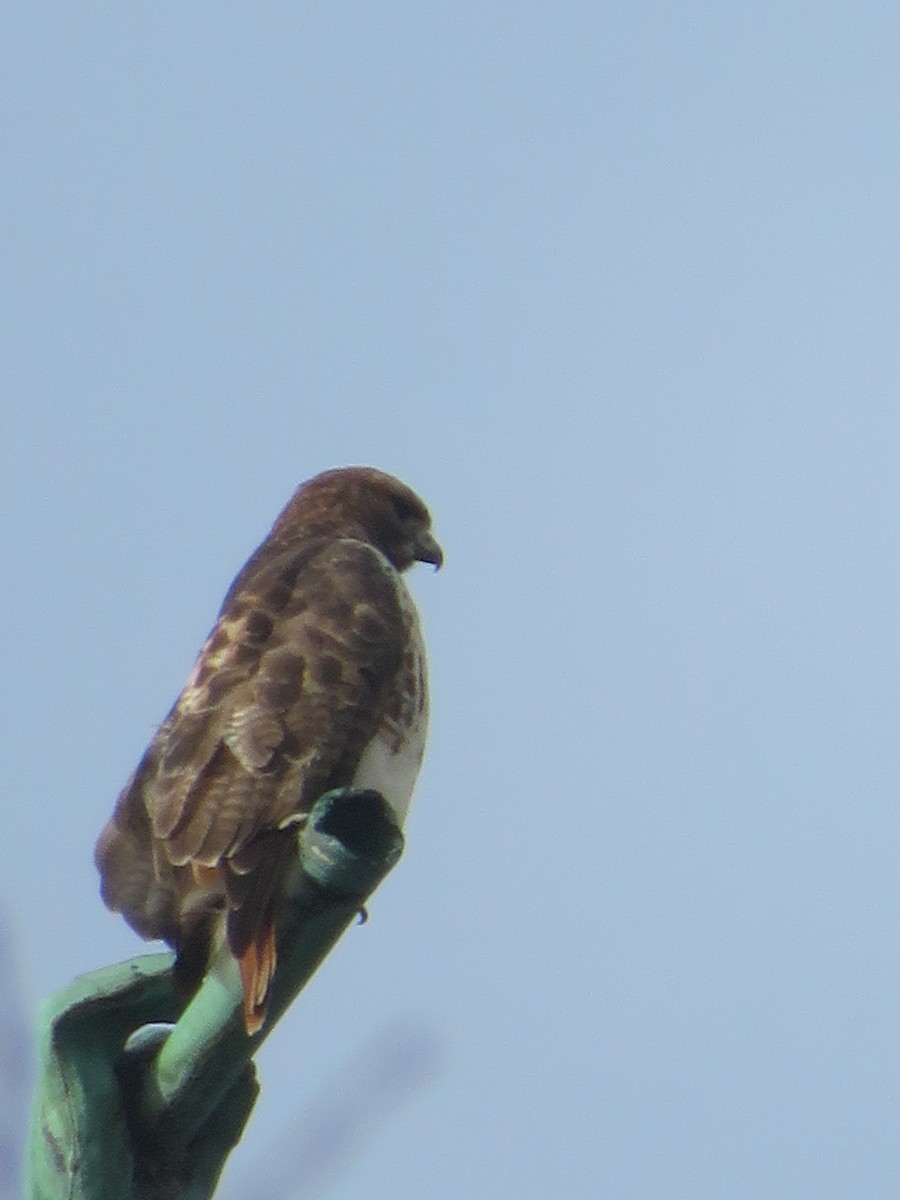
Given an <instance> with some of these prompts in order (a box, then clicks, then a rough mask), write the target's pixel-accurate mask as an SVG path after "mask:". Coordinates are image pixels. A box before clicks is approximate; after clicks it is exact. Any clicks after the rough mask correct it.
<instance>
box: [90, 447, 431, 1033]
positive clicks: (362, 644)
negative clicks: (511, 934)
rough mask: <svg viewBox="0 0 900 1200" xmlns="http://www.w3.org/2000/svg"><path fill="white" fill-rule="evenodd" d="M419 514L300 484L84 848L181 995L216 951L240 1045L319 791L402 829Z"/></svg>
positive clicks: (362, 475)
mask: <svg viewBox="0 0 900 1200" xmlns="http://www.w3.org/2000/svg"><path fill="white" fill-rule="evenodd" d="M430 525H431V520H430V517H429V515H428V510H427V509H426V507H425V505H424V504H423V503H422V501H421V500H420V499H419V497H418V496H417V495H416V494H415V493H414V492H412V491H411V490H410V489H409V488H408V487H406V486H405V485H404V484H402V483H401V482H400V481H399V480H397V479H394V478H392V477H391V476H390V475H385V474H384V473H383V472H381V471H376V470H375V469H374V468H371V467H348V468H345V469H340V470H334V471H326V472H324V473H323V474H321V475H317V476H316V477H315V478H314V479H312V480H310V481H309V482H308V483H304V484H302V485H301V486H300V487H299V488H298V489H297V491H296V492H295V493H294V495H293V496H292V497H291V499H290V500H289V501H288V504H287V505H286V507H285V508H284V510H283V511H282V513H281V514H280V516H279V517H278V519H277V520H276V522H275V524H274V526H273V527H272V531H271V533H270V534H269V536H268V537H267V538H266V539H265V541H264V542H263V543H262V545H261V546H260V547H259V548H258V549H257V550H256V551H255V553H254V554H253V555H251V557H250V559H249V561H248V562H247V564H246V566H245V567H244V568H243V570H242V571H241V572H240V573H239V574H238V576H237V578H236V579H235V581H234V583H233V584H232V585H231V587H230V588H229V590H228V594H227V595H226V597H225V600H224V602H223V604H222V608H221V610H220V612H219V617H218V620H217V621H216V624H215V626H214V627H213V630H212V632H211V633H210V635H209V637H208V638H207V640H206V642H205V644H204V646H203V648H202V649H201V651H200V654H199V656H198V658H197V662H196V664H195V665H194V669H193V671H192V672H191V675H190V678H189V679H188V682H187V684H186V685H185V688H184V691H183V692H182V693H181V695H180V696H179V697H178V699H177V701H176V702H175V705H174V706H173V708H172V710H171V712H170V713H169V715H168V716H167V717H166V719H165V721H163V723H162V725H161V726H160V727H159V729H158V731H157V733H156V735H155V737H154V738H153V740H152V741H151V743H150V745H149V747H148V748H147V750H146V752H145V754H144V757H143V758H142V759H141V761H140V763H139V765H138V767H137V770H136V771H135V772H134V775H133V776H132V777H131V779H130V780H129V781H128V783H127V784H126V785H125V788H124V790H123V791H122V793H121V795H120V796H119V799H118V802H117V804H116V807H115V811H114V813H113V815H112V818H111V819H110V821H109V823H108V824H107V825H106V827H105V828H104V830H103V832H102V833H101V835H100V839H99V841H98V843H97V850H96V862H97V867H98V869H99V871H100V875H101V879H102V885H101V893H102V896H103V899H104V900H105V902H106V904H107V905H108V906H109V908H111V909H113V910H114V911H116V912H121V913H122V914H123V916H124V917H125V919H126V920H127V921H128V923H129V924H130V925H131V926H132V928H133V929H135V930H136V931H137V932H138V933H140V934H141V935H142V936H143V937H145V938H163V939H165V940H166V941H167V942H169V944H170V945H172V946H173V947H174V948H175V950H176V952H177V966H176V971H177V972H178V973H180V976H181V978H182V980H183V981H186V982H187V985H188V987H189V988H191V987H196V985H197V984H198V983H199V981H200V979H201V978H202V976H203V973H204V971H205V970H206V967H207V965H208V961H209V958H210V955H211V953H212V951H213V949H214V947H215V945H216V943H217V938H218V939H221V927H222V923H223V918H224V925H225V935H226V937H227V944H228V948H229V949H230V951H231V953H232V954H233V956H234V957H235V958H236V959H237V961H238V963H239V966H240V973H241V981H242V985H243V993H244V1023H245V1026H246V1028H247V1032H248V1033H254V1032H256V1031H257V1030H258V1029H259V1028H260V1026H261V1025H262V1023H263V1021H264V1020H265V1013H266V1000H267V995H268V991H269V985H270V983H271V980H272V977H273V974H274V971H275V925H276V922H277V920H278V912H279V901H280V899H281V897H282V895H283V894H284V891H285V889H286V887H287V886H288V880H289V877H290V875H291V871H292V868H293V867H294V865H295V860H296V854H297V849H296V846H297V840H296V833H297V830H296V826H297V823H298V821H301V820H302V818H303V816H304V814H306V813H308V812H309V810H310V808H311V807H312V805H313V804H314V803H315V801H316V800H317V798H318V797H319V796H320V795H322V793H323V792H326V791H328V790H329V789H330V788H334V787H341V786H345V785H352V786H354V787H360V788H373V789H375V790H377V791H379V792H381V793H382V795H383V796H384V797H385V799H386V800H387V802H388V803H389V804H390V805H391V807H392V808H393V810H394V812H395V813H396V816H397V819H398V821H399V822H401V823H402V821H403V818H404V816H405V815H406V810H407V808H408V807H409V801H410V797H411V794H412V789H413V785H414V783H415V779H416V775H417V773H418V770H419V766H420V764H421V761H422V754H423V751H424V746H425V732H426V725H427V720H428V696H427V688H426V679H425V653H424V647H423V645H422V639H421V634H420V631H419V622H418V617H417V614H416V609H415V606H414V604H413V601H412V597H411V596H410V594H409V591H408V590H407V587H406V584H405V583H404V581H403V579H402V577H401V572H403V571H405V570H406V569H407V568H408V567H410V566H412V564H413V563H414V562H416V561H419V562H427V563H433V564H434V566H435V567H439V566H440V565H441V562H442V559H443V555H442V553H441V549H440V547H439V546H438V544H437V542H436V541H435V539H434V537H433V536H432V534H431V529H430Z"/></svg>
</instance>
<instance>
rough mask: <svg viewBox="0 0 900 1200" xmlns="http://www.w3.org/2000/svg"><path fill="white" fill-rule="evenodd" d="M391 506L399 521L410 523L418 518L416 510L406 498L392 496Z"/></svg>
mask: <svg viewBox="0 0 900 1200" xmlns="http://www.w3.org/2000/svg"><path fill="white" fill-rule="evenodd" d="M391 505H392V506H393V509H394V513H395V515H396V517H397V519H398V520H399V521H408V520H409V519H410V518H411V517H414V516H416V510H415V508H414V507H413V506H412V504H410V502H409V501H408V500H407V499H406V498H405V497H404V496H392V497H391Z"/></svg>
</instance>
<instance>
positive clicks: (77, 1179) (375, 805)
mask: <svg viewBox="0 0 900 1200" xmlns="http://www.w3.org/2000/svg"><path fill="white" fill-rule="evenodd" d="M299 842H300V859H301V863H302V865H303V870H304V888H303V890H302V891H301V893H300V894H298V895H297V896H296V897H295V898H294V899H293V900H292V901H291V902H290V904H289V905H288V908H287V912H286V913H285V915H284V917H283V919H282V921H281V923H280V928H279V934H278V970H277V974H276V977H275V981H274V985H273V993H272V1000H271V1003H270V1005H269V1016H268V1020H267V1022H266V1025H265V1027H264V1029H263V1030H262V1031H261V1032H260V1033H259V1034H257V1035H256V1036H255V1037H252V1038H249V1037H247V1035H246V1033H245V1032H244V1026H243V1022H242V1018H241V994H240V983H239V981H238V979H237V973H236V972H235V973H234V978H233V980H232V979H227V978H224V977H222V976H220V975H219V974H216V973H211V974H210V975H209V976H208V977H207V978H206V979H205V980H204V982H203V984H202V986H201V988H200V990H199V991H198V992H197V994H196V996H195V997H194V998H193V1000H192V1001H191V1002H190V1004H188V1006H187V1007H186V1008H184V1009H183V1011H182V1006H181V1005H180V1003H179V1001H178V998H177V996H176V994H175V991H174V988H173V984H172V973H171V967H172V955H171V954H157V955H146V956H144V957H141V958H136V959H132V960H131V961H130V962H127V963H122V964H119V965H117V966H114V967H107V968H105V969H103V970H100V971H95V972H93V973H92V974H90V975H85V976H82V977H81V978H80V979H77V980H76V981H75V982H74V983H73V984H72V985H71V986H70V987H68V988H65V989H63V991H61V992H59V993H57V994H56V995H55V996H52V997H51V998H50V999H49V1000H48V1001H46V1002H45V1004H44V1006H43V1008H42V1010H41V1013H40V1018H39V1039H40V1062H39V1076H38V1082H37V1087H36V1092H35V1102H34V1112H33V1118H32V1129H31V1141H30V1146H29V1161H28V1165H27V1176H26V1188H25V1200H208V1198H209V1197H211V1196H212V1194H213V1192H214V1190H215V1187H216V1184H217V1182H218V1179H219V1175H220V1173H221V1171H222V1168H223V1166H224V1163H225V1159H226V1158H227V1156H228V1154H229V1152H230V1151H231V1150H232V1148H233V1147H234V1145H235V1144H236V1143H237V1141H238V1140H239V1138H240V1136H241V1133H242V1131H243V1129H244V1125H245V1124H246V1121H247V1118H248V1117H249V1115H250V1112H251V1109H252V1108H253V1104H254V1101H255V1099H256V1095H257V1091H258V1086H257V1083H256V1076H255V1070H254V1067H253V1063H252V1056H253V1055H254V1054H255V1053H256V1050H257V1049H258V1048H259V1046H260V1045H261V1043H262V1042H263V1040H264V1039H265V1038H266V1037H267V1036H268V1035H269V1033H270V1032H271V1030H272V1028H273V1026H274V1025H275V1023H276V1021H277V1020H278V1018H279V1017H280V1016H281V1014H282V1013H283V1012H284V1011H285V1009H286V1008H287V1007H288V1005H289V1004H290V1003H291V1001H292V1000H293V999H294V998H295V996H296V995H297V993H298V992H299V991H300V990H301V988H302V987H303V986H304V984H305V983H306V982H307V980H308V979H309V978H310V976H311V975H312V974H313V972H314V971H315V970H316V968H317V967H318V965H319V963H320V962H321V961H322V959H323V958H324V957H325V955H326V954H327V953H328V952H329V950H330V949H331V948H332V946H333V945H334V943H335V942H336V941H337V939H338V938H339V937H340V935H341V933H343V931H344V929H345V928H346V927H347V925H348V924H350V922H351V921H352V920H353V919H354V918H355V917H356V916H357V914H358V913H359V911H360V909H361V907H362V905H363V903H364V902H365V900H366V898H367V897H368V896H369V895H370V893H371V892H372V891H373V890H374V889H375V888H376V887H377V885H378V884H379V883H380V882H381V880H382V879H383V878H384V876H385V875H386V874H387V873H388V871H390V869H391V868H392V867H393V866H394V864H395V863H396V862H397V860H398V859H399V857H400V854H401V853H402V849H403V835H402V833H401V832H400V829H399V828H398V826H397V824H396V822H395V820H394V818H393V814H392V813H391V810H390V808H389V807H388V806H387V805H386V804H385V802H384V800H383V798H382V797H381V796H380V795H379V794H378V793H377V792H372V791H356V790H353V789H351V788H340V789H337V790H335V791H333V792H328V793H327V794H326V795H325V796H323V797H322V798H321V799H320V800H319V801H318V803H317V804H316V805H315V807H314V809H313V811H312V813H311V814H310V817H309V819H308V821H307V822H306V824H305V825H304V827H303V829H302V832H301V833H300V834H299Z"/></svg>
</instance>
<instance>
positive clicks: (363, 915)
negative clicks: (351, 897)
mask: <svg viewBox="0 0 900 1200" xmlns="http://www.w3.org/2000/svg"><path fill="white" fill-rule="evenodd" d="M368 919H369V910H368V909H367V908H366V906H365V905H363V906H362V908H361V909H360V910H359V912H358V913H357V914H356V923H357V925H365V923H366V921H368Z"/></svg>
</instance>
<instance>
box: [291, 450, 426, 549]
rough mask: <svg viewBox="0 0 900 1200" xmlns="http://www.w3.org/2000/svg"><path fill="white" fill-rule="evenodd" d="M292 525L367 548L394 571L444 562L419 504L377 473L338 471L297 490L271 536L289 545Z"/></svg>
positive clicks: (351, 469)
mask: <svg viewBox="0 0 900 1200" xmlns="http://www.w3.org/2000/svg"><path fill="white" fill-rule="evenodd" d="M295 524H302V527H303V530H304V533H305V535H306V536H310V535H311V536H319V537H350V538H359V540H360V541H365V542H369V543H370V544H371V545H373V546H375V547H376V549H378V550H380V551H381V553H382V554H384V556H385V557H386V558H387V559H388V560H389V561H390V562H391V563H392V564H393V566H395V567H396V568H397V570H398V571H405V570H406V569H407V568H408V567H411V566H412V565H413V563H415V562H426V563H431V564H433V566H434V567H435V568H436V569H437V568H439V567H440V566H441V564H442V563H443V561H444V554H443V551H442V550H441V547H440V546H439V545H438V543H437V541H436V540H435V537H434V534H433V533H432V532H431V516H430V514H429V512H428V509H427V508H426V507H425V505H424V503H423V502H422V500H420V499H419V497H418V496H417V495H416V493H415V492H414V491H413V490H412V488H409V487H407V486H406V484H405V483H401V482H400V480H399V479H395V478H394V476H393V475H388V474H386V473H385V472H384V471H379V470H377V469H376V468H375V467H338V468H335V469H334V470H332V471H323V472H322V474H321V475H316V476H315V477H314V478H313V479H310V480H309V481H308V482H307V483H303V484H301V485H300V487H299V488H297V490H296V492H295V493H294V495H293V496H292V497H291V499H290V500H289V501H288V503H287V505H286V507H285V508H284V510H283V512H282V513H281V515H280V516H279V518H278V520H277V521H276V522H275V526H274V528H273V530H272V533H273V535H274V536H275V537H276V538H279V539H280V540H289V539H290V533H291V528H292V526H294V525H295Z"/></svg>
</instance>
